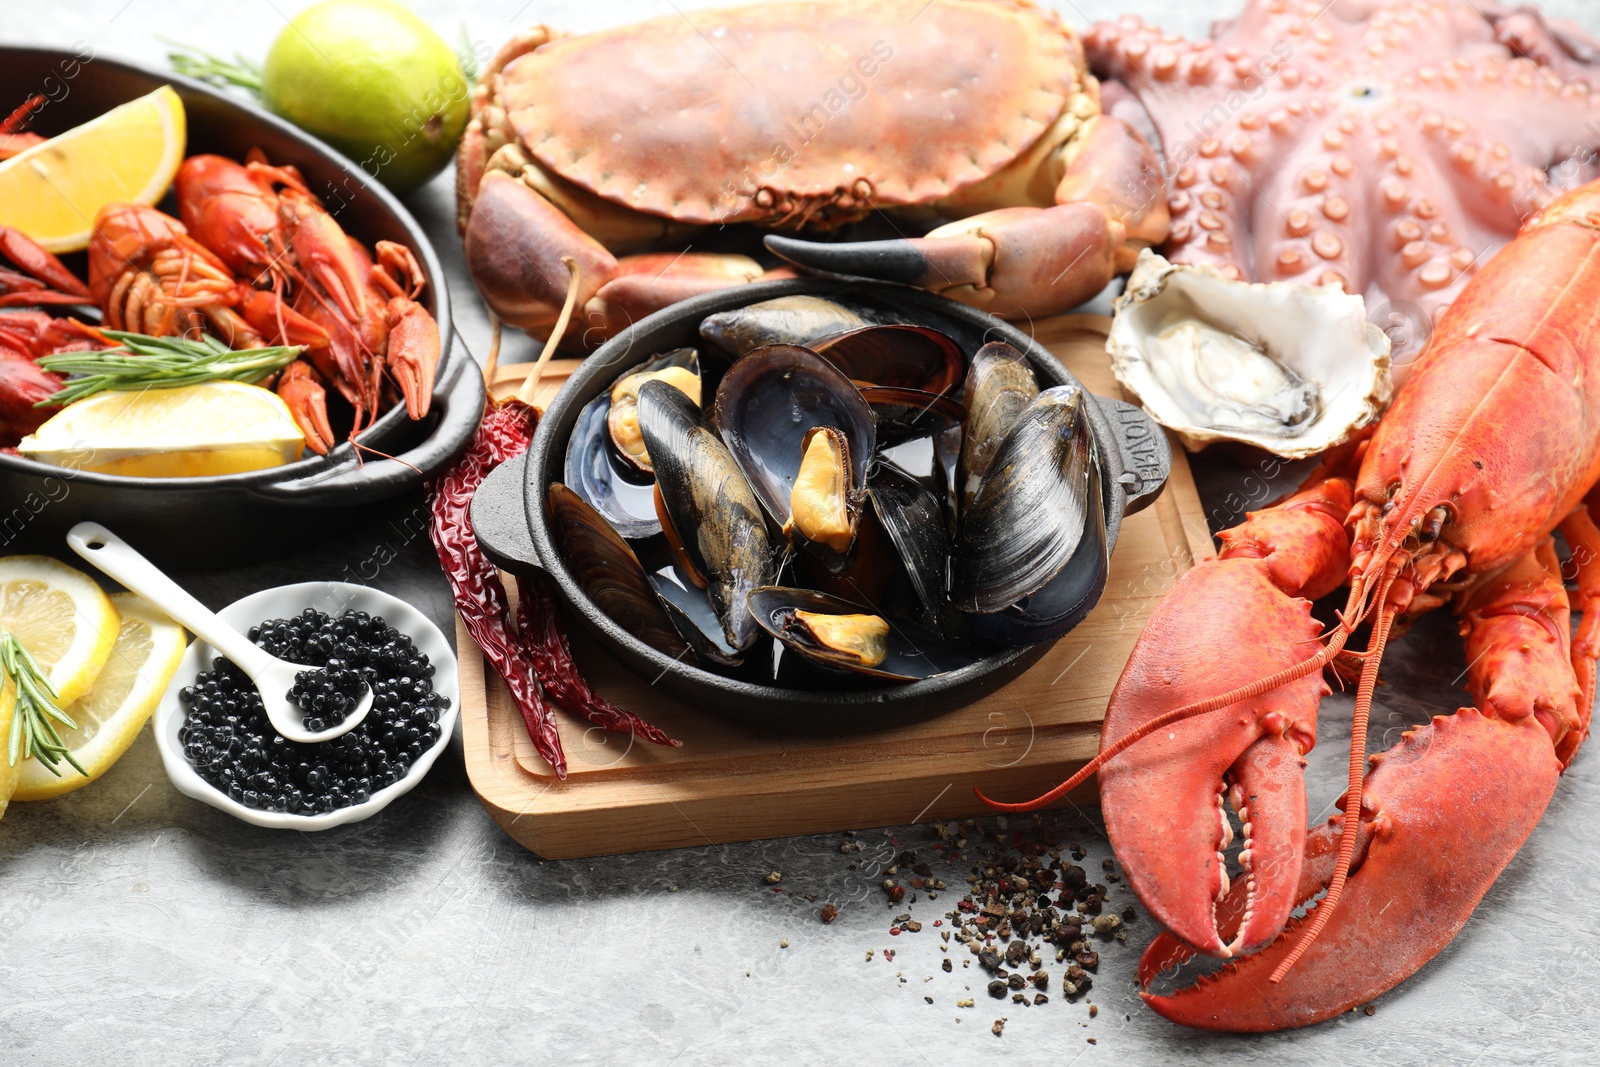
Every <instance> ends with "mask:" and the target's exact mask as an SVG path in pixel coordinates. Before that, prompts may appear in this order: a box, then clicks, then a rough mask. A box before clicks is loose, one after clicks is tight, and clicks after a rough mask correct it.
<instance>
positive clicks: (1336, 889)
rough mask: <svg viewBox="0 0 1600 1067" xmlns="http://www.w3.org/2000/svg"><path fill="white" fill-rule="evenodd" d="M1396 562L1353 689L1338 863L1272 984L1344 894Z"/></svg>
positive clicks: (1387, 568) (1388, 571) (1388, 570)
mask: <svg viewBox="0 0 1600 1067" xmlns="http://www.w3.org/2000/svg"><path fill="white" fill-rule="evenodd" d="M1396 559H1397V557H1396V556H1394V555H1390V557H1389V559H1388V560H1385V561H1384V572H1385V573H1384V580H1383V585H1382V586H1381V587H1380V591H1379V596H1378V624H1377V626H1376V628H1375V629H1374V631H1373V634H1372V644H1371V646H1370V647H1369V648H1368V649H1367V659H1366V662H1364V663H1362V665H1361V684H1360V685H1359V686H1358V687H1357V689H1356V709H1355V715H1354V717H1353V718H1352V719H1351V723H1350V775H1349V780H1348V782H1347V783H1346V786H1345V795H1344V825H1343V827H1342V829H1341V831H1340V834H1339V862H1338V863H1337V864H1336V865H1335V866H1334V868H1333V878H1332V880H1330V881H1329V882H1328V893H1327V895H1326V896H1324V897H1323V898H1322V902H1321V903H1320V904H1318V905H1317V908H1316V913H1315V914H1314V915H1313V916H1312V919H1311V926H1310V927H1309V928H1308V929H1307V930H1306V932H1305V935H1304V936H1303V937H1301V938H1300V940H1299V941H1298V942H1296V944H1295V946H1294V948H1293V949H1291V950H1290V952H1289V955H1288V956H1286V957H1285V958H1284V960H1283V962H1282V963H1280V964H1278V967H1277V969H1276V970H1274V971H1273V972H1272V977H1271V979H1270V980H1271V981H1272V982H1273V983H1277V982H1281V981H1283V976H1284V975H1286V974H1288V973H1289V968H1291V967H1293V966H1294V965H1295V963H1296V962H1297V961H1298V960H1299V959H1300V957H1301V956H1302V955H1304V954H1305V951H1306V949H1308V948H1310V947H1311V943H1312V942H1313V941H1315V940H1316V939H1317V936H1318V935H1319V934H1321V933H1322V930H1323V928H1324V927H1325V926H1327V925H1328V920H1329V919H1331V918H1332V917H1333V909H1334V908H1335V907H1337V906H1338V904H1339V898H1340V896H1341V895H1343V893H1344V886H1345V882H1346V881H1347V880H1348V879H1349V877H1350V864H1351V863H1352V861H1353V860H1354V859H1355V852H1356V834H1357V832H1358V831H1359V830H1360V828H1361V794H1362V792H1363V789H1362V786H1363V785H1364V783H1365V780H1366V771H1367V721H1368V719H1369V718H1370V716H1371V713H1372V695H1373V690H1374V689H1375V688H1376V687H1377V684H1378V664H1379V662H1380V661H1381V660H1382V659H1383V649H1384V646H1385V645H1386V644H1388V642H1389V626H1390V624H1391V623H1393V622H1394V617H1395V615H1397V614H1398V611H1397V610H1396V609H1394V608H1392V607H1390V606H1389V604H1388V599H1389V587H1390V586H1392V585H1393V584H1394V580H1395V577H1396V576H1397V575H1398V574H1399V573H1400V566H1403V565H1404V561H1403V560H1401V562H1400V565H1398V566H1397V565H1394V560H1396Z"/></svg>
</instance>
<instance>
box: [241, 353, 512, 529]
mask: <svg viewBox="0 0 1600 1067" xmlns="http://www.w3.org/2000/svg"><path fill="white" fill-rule="evenodd" d="M483 406H484V385H483V371H482V368H480V367H479V366H478V361H477V360H475V359H473V358H472V356H471V355H470V354H468V353H467V351H466V348H465V346H462V345H451V346H450V348H449V354H448V355H446V357H445V362H444V365H443V366H442V367H440V369H439V380H438V383H437V384H436V385H435V386H434V389H433V403H432V405H431V408H432V410H433V411H437V412H438V413H439V421H438V422H437V423H436V424H435V425H434V427H433V430H432V432H431V433H429V434H428V436H427V437H425V438H423V440H422V441H421V443H419V444H418V445H417V446H416V447H415V448H412V449H410V450H409V451H407V452H404V453H402V454H401V455H399V456H396V457H395V458H394V459H367V460H366V461H365V463H363V462H362V461H361V459H360V457H359V456H358V455H357V454H356V452H355V451H354V450H351V451H349V452H348V454H347V455H346V456H344V457H343V458H342V459H340V460H339V461H338V463H337V464H335V465H331V466H328V467H324V468H323V469H321V470H318V471H314V472H312V473H311V474H307V475H306V476H304V477H302V478H295V479H293V480H292V481H286V482H271V483H268V484H266V485H262V486H259V487H257V488H255V489H253V490H252V492H254V493H255V494H256V495H257V496H260V497H264V498H266V499H268V500H271V501H273V502H275V503H281V504H289V505H293V506H295V507H311V508H320V507H350V506H353V505H360V504H371V503H374V502H376V501H379V500H387V499H389V498H390V497H393V496H398V495H399V494H401V493H403V492H405V491H407V490H409V489H414V488H415V487H417V486H419V485H421V484H422V483H423V482H425V481H427V480H429V479H430V478H432V477H433V476H434V475H435V474H436V473H438V471H439V470H441V469H442V468H444V467H445V466H448V465H449V464H451V463H454V462H455V461H456V459H457V458H459V457H460V455H461V453H463V452H465V451H466V449H467V446H468V445H469V444H471V443H472V434H473V431H474V430H476V429H477V426H478V423H479V422H480V421H481V420H482V419H483Z"/></svg>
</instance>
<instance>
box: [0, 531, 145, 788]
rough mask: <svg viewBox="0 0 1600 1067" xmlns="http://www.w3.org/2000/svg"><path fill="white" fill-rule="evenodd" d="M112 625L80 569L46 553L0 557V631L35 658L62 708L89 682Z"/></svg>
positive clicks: (113, 616) (100, 596)
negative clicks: (43, 554) (19, 643)
mask: <svg viewBox="0 0 1600 1067" xmlns="http://www.w3.org/2000/svg"><path fill="white" fill-rule="evenodd" d="M117 628H118V627H117V609H116V607H115V606H114V605H113V604H112V603H111V598H110V597H108V596H106V595H105V593H103V592H101V590H100V586H99V585H98V584H96V583H95V580H94V579H93V578H91V577H89V576H88V575H87V574H84V573H83V572H82V571H77V570H73V569H72V568H71V567H69V566H67V565H66V564H65V563H59V562H57V561H56V560H53V559H51V558H49V557H48V556H7V557H5V558H4V559H0V630H3V631H5V632H6V633H9V634H11V635H12V636H13V637H15V638H16V639H17V640H18V641H19V642H21V643H22V647H23V648H25V649H27V650H28V652H29V653H30V654H31V655H32V656H33V658H34V659H35V660H37V661H38V662H39V666H40V667H41V668H42V669H43V670H44V671H45V672H46V674H47V675H48V676H49V679H50V684H51V685H52V686H54V687H55V691H56V697H57V699H58V700H59V701H60V705H61V706H62V707H65V706H66V705H68V704H70V703H71V702H72V701H74V700H77V699H78V698H79V697H81V696H82V695H83V694H84V693H86V692H88V690H89V686H91V685H92V684H94V679H95V675H97V674H99V673H100V668H101V667H103V666H104V665H105V662H106V657H107V656H109V655H110V654H111V645H112V642H114V641H115V640H116V639H117ZM9 736H10V735H9V734H8V735H6V736H5V737H0V744H3V743H4V741H5V740H7V739H8V738H9ZM0 762H4V761H3V760H0Z"/></svg>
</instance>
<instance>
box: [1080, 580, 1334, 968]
mask: <svg viewBox="0 0 1600 1067" xmlns="http://www.w3.org/2000/svg"><path fill="white" fill-rule="evenodd" d="M1310 609H1311V604H1310V601H1308V600H1304V599H1299V598H1297V597H1294V596H1291V595H1289V594H1288V593H1286V592H1284V591H1283V590H1282V589H1280V588H1279V587H1278V586H1277V585H1276V584H1274V582H1273V580H1272V576H1271V568H1270V563H1269V562H1268V561H1267V560H1264V559H1259V558H1227V559H1217V560H1207V561H1206V562H1203V563H1201V564H1199V565H1197V566H1196V567H1194V568H1193V569H1192V570H1190V571H1189V572H1188V573H1187V574H1185V575H1184V577H1183V578H1182V579H1181V580H1180V581H1179V582H1178V584H1177V585H1176V586H1174V588H1173V589H1172V591H1171V592H1170V593H1168V594H1167V596H1166V597H1165V599H1163V600H1162V602H1161V604H1160V606H1159V607H1157V609H1156V611H1155V613H1154V614H1153V615H1152V616H1151V618H1150V621H1149V623H1147V624H1146V626H1145V629H1144V632H1143V634H1141V635H1140V638H1139V642H1138V644H1137V645H1136V646H1135V647H1134V651H1133V655H1132V657H1131V658H1130V659H1129V661H1128V666H1127V668H1126V669H1125V670H1124V671H1123V674H1122V678H1121V679H1120V680H1119V681H1118V682H1117V687H1116V690H1115V691H1114V692H1113V693H1112V695H1111V704H1110V707H1109V709H1108V711H1107V714H1106V720H1105V727H1104V734H1103V736H1104V738H1105V739H1106V740H1107V742H1109V741H1111V740H1114V739H1116V738H1118V737H1121V736H1123V735H1124V734H1126V733H1128V732H1130V731H1132V730H1134V729H1137V728H1138V727H1140V726H1141V725H1143V724H1144V723H1145V722H1146V721H1148V720H1149V719H1152V718H1154V717H1155V716H1156V715H1158V714H1160V713H1162V712H1165V711H1169V710H1171V709H1173V708H1177V707H1182V706H1184V705H1187V704H1189V703H1192V702H1196V701H1199V700H1203V699H1205V698H1207V697H1211V696H1214V695H1216V694H1218V693H1227V692H1232V691H1233V690H1235V689H1236V688H1238V687H1240V686H1242V685H1246V684H1248V683H1250V682H1252V681H1255V680H1257V679H1260V678H1262V677H1265V676H1267V675H1270V674H1273V673H1275V672H1278V671H1281V670H1284V669H1285V668H1290V667H1293V666H1294V665H1296V664H1297V663H1300V662H1302V661H1304V660H1305V659H1306V657H1307V655H1308V653H1309V652H1310V651H1312V650H1315V649H1316V647H1317V645H1316V641H1317V636H1318V632H1319V629H1320V627H1319V626H1318V624H1317V622H1316V621H1315V620H1314V619H1312V618H1311V610H1310ZM1326 692H1327V687H1326V686H1325V685H1324V684H1323V682H1322V679H1321V675H1320V673H1319V672H1316V671H1311V672H1309V673H1307V674H1305V675H1304V676H1303V677H1300V678H1297V679H1295V680H1293V681H1291V682H1288V683H1287V684H1285V685H1282V686H1279V687H1277V688H1275V689H1270V690H1268V691H1267V692H1265V693H1262V694H1260V695H1258V696H1254V697H1248V698H1246V699H1243V700H1239V701H1238V702H1236V703H1233V704H1230V705H1228V706H1227V707H1225V708H1222V709H1220V710H1218V711H1214V712H1210V713H1207V714H1203V715H1196V716H1194V717H1192V718H1188V719H1184V720H1182V721H1180V722H1176V723H1173V724H1171V725H1170V726H1168V727H1166V728H1165V729H1161V730H1157V731H1156V732H1154V733H1152V734H1150V735H1149V736H1148V737H1145V738H1144V739H1143V740H1142V741H1140V742H1139V744H1138V745H1137V746H1135V747H1134V748H1132V749H1130V750H1129V751H1127V752H1126V753H1124V754H1123V755H1121V756H1118V757H1116V758H1115V759H1111V760H1109V761H1107V763H1106V764H1105V766H1104V767H1103V768H1102V769H1101V772H1100V800H1101V806H1102V809H1103V810H1104V812H1105V817H1106V829H1107V832H1108V833H1109V834H1110V837H1111V843H1112V846H1113V847H1114V848H1115V849H1116V853H1117V856H1118V858H1119V859H1120V860H1121V862H1122V865H1123V868H1124V870H1125V871H1126V873H1127V877H1128V880H1129V882H1130V883H1131V884H1132V886H1133V888H1134V891H1135V892H1137V893H1138V895H1139V899H1140V900H1142V901H1143V902H1144V904H1145V906H1146V907H1147V908H1149V909H1150V911H1151V913H1152V914H1153V915H1154V917H1155V918H1156V919H1157V920H1158V921H1159V922H1160V923H1161V924H1162V925H1163V926H1165V927H1167V929H1169V930H1171V931H1172V932H1173V933H1174V934H1176V935H1177V936H1178V937H1179V938H1181V939H1182V940H1183V941H1185V942H1187V943H1188V944H1189V945H1191V946H1193V947H1194V948H1195V949H1196V950H1197V951H1199V952H1203V953H1206V954H1207V955H1212V956H1229V955H1232V954H1234V953H1236V952H1240V951H1250V950H1251V949H1253V948H1256V947H1258V946H1260V945H1262V944H1265V943H1267V942H1270V941H1271V940H1272V938H1273V937H1274V936H1276V935H1277V933H1278V931H1279V930H1280V929H1281V928H1282V926H1283V923H1284V922H1285V921H1286V920H1287V919H1288V917H1289V912H1290V911H1291V910H1292V908H1293V907H1294V904H1295V899H1296V898H1295V887H1296V886H1297V885H1298V882H1299V876H1300V856H1301V852H1302V849H1303V842H1304V837H1305V825H1306V808H1305V789H1304V783H1303V779H1302V776H1301V769H1302V768H1303V767H1304V761H1303V760H1302V759H1301V756H1302V754H1303V753H1304V752H1306V751H1307V750H1309V749H1310V748H1311V746H1312V744H1313V743H1314V742H1315V739H1316V738H1315V717H1316V709H1317V703H1318V702H1319V701H1320V699H1321V698H1322V696H1323V694H1324V693H1326ZM1229 785H1231V787H1232V788H1231V790H1229V789H1227V787H1228V786H1229ZM1225 792H1226V793H1229V794H1231V797H1232V799H1233V801H1234V804H1235V807H1236V808H1237V810H1238V811H1239V814H1240V818H1241V820H1242V821H1243V824H1244V831H1245V847H1244V850H1243V852H1242V853H1241V854H1240V862H1241V864H1243V865H1244V867H1245V870H1246V873H1247V875H1248V879H1249V883H1248V889H1247V893H1248V897H1247V903H1246V905H1245V907H1244V909H1243V910H1244V912H1245V916H1244V921H1243V924H1242V927H1241V928H1240V929H1239V930H1238V931H1237V933H1236V934H1235V935H1234V936H1233V939H1232V942H1231V943H1227V942H1224V941H1223V940H1222V936H1221V932H1220V931H1219V928H1218V923H1217V914H1216V904H1217V901H1218V899H1219V898H1222V897H1223V896H1224V894H1226V893H1227V892H1228V876H1227V872H1226V870H1225V868H1224V861H1223V855H1222V849H1224V848H1226V847H1227V845H1228V843H1229V842H1230V841H1231V839H1232V831H1231V829H1230V827H1229V824H1228V820H1227V816H1226V814H1225V813H1224V811H1223V810H1222V802H1223V796H1224V794H1225Z"/></svg>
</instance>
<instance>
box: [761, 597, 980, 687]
mask: <svg viewBox="0 0 1600 1067" xmlns="http://www.w3.org/2000/svg"><path fill="white" fill-rule="evenodd" d="M750 611H751V613H752V614H753V615H754V616H755V620H756V622H757V624H759V625H760V626H761V628H762V629H764V630H766V631H767V632H768V633H769V634H771V635H772V636H773V637H774V638H775V639H777V641H778V642H779V643H780V644H782V645H783V646H784V647H785V648H787V649H789V650H791V651H793V652H795V653H797V654H799V655H800V656H801V657H803V658H804V659H805V660H806V661H807V662H810V663H813V664H816V665H817V666H819V667H823V668H826V669H829V670H835V671H848V672H850V673H852V674H861V675H866V676H868V677H872V678H881V679H884V680H886V681H896V682H910V681H916V680H918V679H922V678H931V677H933V676H934V675H936V674H945V673H948V672H949V671H953V670H959V669H960V668H962V667H965V666H968V665H969V664H971V663H974V662H976V661H977V659H978V654H977V653H976V652H975V651H973V650H972V649H971V648H969V647H963V646H960V645H956V644H951V643H950V642H947V641H943V640H941V639H940V638H938V637H937V636H935V635H933V634H930V633H927V632H925V631H922V630H920V629H918V628H916V627H913V626H909V625H907V624H906V623H903V622H891V621H890V620H888V619H885V618H883V617H882V616H880V615H878V614H876V613H875V612H872V611H868V610H864V609H863V608H862V607H861V606H860V605H857V604H852V603H850V602H848V601H845V600H841V599H839V598H838V597H832V596H828V595H827V594H825V593H819V592H816V591H815V590H812V589H793V588H790V587H788V586H780V585H773V586H765V587H763V588H760V589H756V590H754V591H753V592H752V593H751V595H750Z"/></svg>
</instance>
